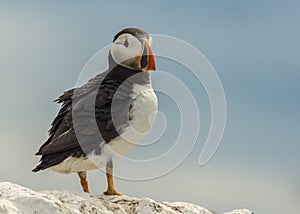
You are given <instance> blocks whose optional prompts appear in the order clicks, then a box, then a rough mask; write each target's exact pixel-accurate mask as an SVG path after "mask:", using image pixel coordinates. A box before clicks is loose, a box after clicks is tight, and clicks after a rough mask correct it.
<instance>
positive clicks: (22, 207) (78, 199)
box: [0, 182, 251, 214]
mask: <svg viewBox="0 0 300 214" xmlns="http://www.w3.org/2000/svg"><path fill="white" fill-rule="evenodd" d="M0 213H1V214H2V213H3V214H23V213H24V214H31V213H32V214H33V213H35V214H40V213H42V214H48V213H49V214H56V213H57V214H58V213H62V214H67V213H69V214H75V213H76V214H77V213H78V214H79V213H80V214H81V213H95V214H124V213H130V214H134V213H146V214H148V213H149V214H154V213H155V214H177V213H184V214H213V213H212V212H211V211H209V210H207V209H205V208H203V207H200V206H198V205H195V204H190V203H186V202H162V203H158V202H155V201H153V200H152V199H149V198H133V197H129V196H125V195H124V196H104V195H95V196H93V195H89V194H86V193H77V192H70V191H57V190H52V191H42V192H35V191H33V190H30V189H28V188H25V187H22V186H19V185H17V184H13V183H10V182H2V183H0ZM226 214H251V212H250V211H249V210H245V209H243V210H234V211H231V212H228V213H226Z"/></svg>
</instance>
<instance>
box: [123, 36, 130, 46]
mask: <svg viewBox="0 0 300 214" xmlns="http://www.w3.org/2000/svg"><path fill="white" fill-rule="evenodd" d="M123 45H124V46H125V47H126V48H128V46H129V43H128V40H127V38H125V41H124V43H123Z"/></svg>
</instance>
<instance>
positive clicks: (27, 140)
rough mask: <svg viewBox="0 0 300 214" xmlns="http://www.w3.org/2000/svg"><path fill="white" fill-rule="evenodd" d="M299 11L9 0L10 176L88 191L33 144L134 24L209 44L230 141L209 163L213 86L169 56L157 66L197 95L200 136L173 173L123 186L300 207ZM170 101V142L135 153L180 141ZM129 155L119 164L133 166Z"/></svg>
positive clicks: (216, 204) (1, 12) (2, 130)
mask: <svg viewBox="0 0 300 214" xmlns="http://www.w3.org/2000/svg"><path fill="white" fill-rule="evenodd" d="M299 9H300V3H299V1H296V0H295V1H292V0H289V1H281V2H279V1H270V0H269V1H268V0H266V1H258V0H254V1H247V2H246V1H233V0H228V1H214V2H212V1H190V2H189V3H176V2H174V1H164V2H162V1H114V2H111V3H110V2H108V1H106V2H104V1H89V2H83V1H72V2H71V1H26V2H25V1H24V2H21V1H14V2H12V1H1V2H0V30H1V31H0V72H1V78H0V100H1V111H0V143H1V150H0V170H1V173H0V181H11V182H15V183H17V184H20V185H24V186H26V187H29V188H32V189H34V190H46V189H67V190H73V191H81V187H80V184H79V182H78V178H77V175H59V174H57V173H53V172H48V171H46V172H41V173H36V174H34V173H32V172H31V169H32V168H34V166H35V165H36V164H37V163H38V160H39V158H38V157H35V156H34V153H35V152H36V151H37V150H38V148H39V146H40V145H41V144H42V143H43V142H44V141H45V140H46V138H47V130H48V129H49V125H50V122H51V121H52V119H53V117H54V116H55V115H56V113H57V111H58V109H59V106H58V105H56V104H54V103H52V101H53V100H54V99H56V98H57V97H58V96H59V95H60V94H61V93H62V91H64V90H67V89H69V88H72V87H74V86H75V84H76V82H77V79H78V76H79V75H80V72H81V70H82V68H83V66H84V65H85V64H86V63H87V61H88V60H89V59H90V58H91V57H92V56H93V55H94V54H95V53H97V52H98V51H99V50H100V49H102V48H103V47H104V46H106V45H108V44H109V43H110V42H111V41H112V38H113V36H114V35H115V34H116V33H117V32H118V31H120V30H121V29H123V28H125V27H132V26H133V27H139V28H142V29H145V30H146V31H148V32H149V33H154V34H166V35H170V36H175V37H178V38H180V39H182V40H185V41H186V42H188V43H190V44H191V45H193V46H194V47H196V48H198V49H199V50H200V51H201V52H202V53H203V54H204V55H205V56H206V57H207V58H208V59H209V61H210V62H211V63H212V65H213V66H214V68H215V69H216V72H217V73H218V75H219V77H220V80H221V82H222V84H223V87H224V91H225V94H226V101H227V107H228V112H227V113H228V114H227V124H226V129H225V134H224V137H223V139H222V143H221V146H220V147H219V149H218V151H217V153H216V154H215V155H214V157H213V158H212V159H211V160H210V161H209V162H208V164H206V165H205V166H203V167H200V166H199V165H198V158H199V154H200V152H201V150H202V148H203V144H204V142H205V139H206V137H207V132H208V129H209V126H210V124H209V121H210V116H209V115H210V111H209V103H208V99H207V95H206V93H205V90H204V89H203V87H202V86H201V84H199V82H197V81H195V80H194V79H193V78H194V77H193V76H192V75H190V74H188V72H186V71H185V70H184V68H183V67H182V66H179V65H177V64H176V63H170V62H168V61H166V60H162V59H158V60H157V67H158V69H160V70H164V71H166V72H169V73H171V74H172V75H175V76H177V77H178V78H180V79H181V80H182V81H183V82H184V83H185V84H186V85H187V86H188V87H189V89H190V90H191V91H192V92H193V94H195V96H196V98H197V103H198V105H199V108H200V110H199V111H200V114H201V130H200V133H199V134H200V136H199V139H198V141H197V143H196V145H195V147H194V149H193V151H192V152H191V154H190V155H189V156H188V158H187V159H186V160H185V161H184V162H183V163H182V164H181V165H180V166H179V167H177V168H176V169H175V170H173V171H172V172H170V173H168V174H167V175H165V176H162V177H159V178H156V179H151V180H147V181H139V182H136V181H130V180H126V179H117V180H116V186H117V189H118V190H119V191H121V192H123V193H124V194H127V195H130V196H135V197H150V198H153V199H154V200H157V201H163V200H166V201H187V202H191V203H196V204H199V205H201V206H204V207H206V208H208V209H210V210H212V211H215V212H217V213H221V212H224V211H228V210H231V209H233V208H249V209H251V210H252V211H253V212H254V213H273V214H275V213H298V212H299V210H300V206H299V198H300V197H299V195H300V169H299V161H300V144H299V140H300V132H299V128H300V125H299V119H300V112H299V109H300V96H299V91H300V84H299V81H300V72H299V71H300V60H299V55H300V51H299V50H300V40H299V38H300V28H299V26H300V13H299ZM153 51H154V52H155V50H153ZM178 51H180V50H178ZM104 69H105V68H103V69H102V68H99V70H104ZM159 101H160V103H161V105H160V111H161V112H164V113H165V115H166V118H167V119H168V124H173V125H170V126H168V127H167V130H166V135H165V136H163V137H162V138H161V139H160V140H159V142H158V143H160V144H161V145H163V146H164V147H158V146H157V147H155V148H154V147H153V148H151V147H149V148H147V149H145V148H144V149H143V150H141V148H135V149H134V150H132V152H130V153H129V154H128V157H137V158H138V157H149V158H151V157H155V156H156V155H157V154H158V153H159V154H161V151H160V148H164V149H166V150H167V149H168V146H171V145H172V143H173V141H174V138H175V137H176V135H177V134H178V126H177V125H176V124H177V122H178V109H177V107H176V106H175V105H174V103H173V102H172V101H171V100H168V99H167V98H166V99H164V96H162V95H159ZM174 115H175V116H174ZM176 115H177V116H176ZM174 124H175V125H174ZM158 145H159V144H158ZM179 155H180V154H179ZM118 162H120V163H121V162H122V160H119V161H118ZM118 162H117V163H116V170H117V171H118V170H120V167H121V166H122V165H121V164H120V165H119V166H118ZM118 167H119V169H118ZM123 167H124V166H123ZM145 170H147V169H145ZM141 173H143V172H142V171H141ZM89 182H90V189H91V190H92V194H100V193H102V192H103V191H104V190H105V188H106V181H105V175H104V173H103V172H102V171H100V170H97V171H93V172H90V173H89Z"/></svg>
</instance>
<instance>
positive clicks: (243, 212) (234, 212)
mask: <svg viewBox="0 0 300 214" xmlns="http://www.w3.org/2000/svg"><path fill="white" fill-rule="evenodd" d="M224 214H253V213H252V212H251V211H250V210H247V209H240V210H232V211H230V212H228V213H224Z"/></svg>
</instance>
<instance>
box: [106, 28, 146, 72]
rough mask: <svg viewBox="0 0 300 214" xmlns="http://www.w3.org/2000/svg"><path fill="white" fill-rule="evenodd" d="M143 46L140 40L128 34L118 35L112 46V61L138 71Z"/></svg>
mask: <svg viewBox="0 0 300 214" xmlns="http://www.w3.org/2000/svg"><path fill="white" fill-rule="evenodd" d="M143 49H144V45H143V44H142V42H141V41H140V40H138V39H137V38H136V37H134V36H133V35H131V34H129V33H124V34H122V35H120V36H119V37H118V38H117V39H116V40H115V41H114V42H113V44H112V46H111V49H110V53H111V56H112V58H113V59H114V61H115V62H116V63H118V64H120V65H122V66H124V67H127V68H131V69H140V68H141V65H140V61H139V60H138V57H140V56H141V55H142V53H143Z"/></svg>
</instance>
